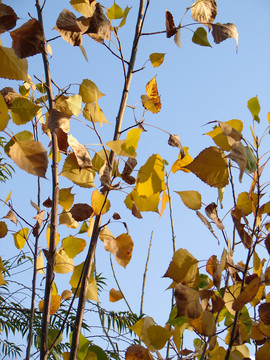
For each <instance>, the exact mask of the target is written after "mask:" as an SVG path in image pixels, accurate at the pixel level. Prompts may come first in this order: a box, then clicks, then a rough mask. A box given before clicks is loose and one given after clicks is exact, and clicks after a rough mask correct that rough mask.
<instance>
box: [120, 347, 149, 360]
mask: <svg viewBox="0 0 270 360" xmlns="http://www.w3.org/2000/svg"><path fill="white" fill-rule="evenodd" d="M125 360H154V358H153V356H152V355H151V354H150V352H149V350H148V349H146V348H144V347H143V346H141V345H131V346H129V347H128V348H127V350H126V355H125Z"/></svg>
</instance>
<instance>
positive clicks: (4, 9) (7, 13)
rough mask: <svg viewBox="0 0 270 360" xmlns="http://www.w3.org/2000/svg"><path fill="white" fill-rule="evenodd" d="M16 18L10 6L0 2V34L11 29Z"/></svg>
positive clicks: (14, 24)
mask: <svg viewBox="0 0 270 360" xmlns="http://www.w3.org/2000/svg"><path fill="white" fill-rule="evenodd" d="M18 19H19V18H18V16H17V15H16V13H15V12H14V10H13V9H12V7H10V6H8V5H5V4H2V3H0V34H3V33H4V32H6V31H9V30H11V29H13V28H14V27H15V26H16V22H17V20H18Z"/></svg>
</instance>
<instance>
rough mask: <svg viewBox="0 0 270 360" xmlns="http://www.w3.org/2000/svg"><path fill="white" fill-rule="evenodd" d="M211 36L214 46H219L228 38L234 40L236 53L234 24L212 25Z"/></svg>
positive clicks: (236, 34)
mask: <svg viewBox="0 0 270 360" xmlns="http://www.w3.org/2000/svg"><path fill="white" fill-rule="evenodd" d="M212 35H213V38H214V41H215V43H216V44H219V43H221V42H222V41H224V40H226V39H228V38H233V39H235V40H236V52H237V51H238V31H237V28H236V26H235V25H234V24H231V23H227V24H221V23H216V24H212Z"/></svg>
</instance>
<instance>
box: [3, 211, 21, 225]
mask: <svg viewBox="0 0 270 360" xmlns="http://www.w3.org/2000/svg"><path fill="white" fill-rule="evenodd" d="M3 219H8V220H10V221H12V222H13V223H14V224H15V225H17V223H18V219H17V217H16V215H15V213H14V212H13V211H12V210H9V212H8V213H7V215H6V216H4V217H3Z"/></svg>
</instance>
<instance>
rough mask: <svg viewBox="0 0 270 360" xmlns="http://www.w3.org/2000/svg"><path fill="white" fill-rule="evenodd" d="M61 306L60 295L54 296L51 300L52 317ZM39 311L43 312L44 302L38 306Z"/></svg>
mask: <svg viewBox="0 0 270 360" xmlns="http://www.w3.org/2000/svg"><path fill="white" fill-rule="evenodd" d="M60 304H61V296H60V295H52V298H51V307H50V315H53V314H55V313H56V311H57V310H58V309H59V307H60ZM38 307H39V310H40V311H43V307H44V300H41V301H40V302H39V304H38Z"/></svg>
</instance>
